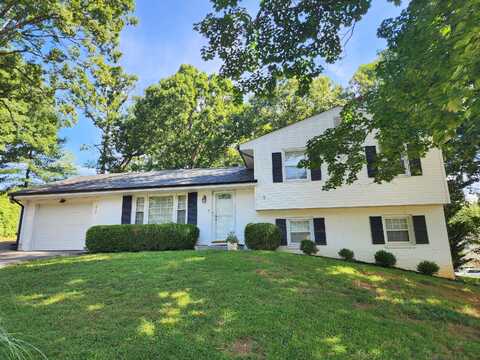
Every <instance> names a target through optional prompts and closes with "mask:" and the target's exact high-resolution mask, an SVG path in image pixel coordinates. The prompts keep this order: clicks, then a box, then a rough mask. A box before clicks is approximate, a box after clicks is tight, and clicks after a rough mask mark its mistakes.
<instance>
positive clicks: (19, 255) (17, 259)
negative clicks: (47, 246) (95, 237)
mask: <svg viewBox="0 0 480 360" xmlns="http://www.w3.org/2000/svg"><path fill="white" fill-rule="evenodd" d="M11 244H13V243H8V242H2V243H0V268H2V267H5V266H7V265H11V264H18V263H21V262H24V261H29V260H36V259H46V258H51V257H55V256H72V255H80V254H82V253H83V251H14V250H11V248H10V245H11Z"/></svg>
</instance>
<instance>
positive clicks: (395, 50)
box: [308, 0, 480, 187]
mask: <svg viewBox="0 0 480 360" xmlns="http://www.w3.org/2000/svg"><path fill="white" fill-rule="evenodd" d="M479 11H480V2H478V1H474V0H469V1H466V2H461V3H460V2H457V1H436V0H431V1H427V2H425V1H416V0H415V1H411V2H410V4H409V6H408V8H407V9H406V10H404V11H403V12H402V14H401V15H400V16H399V17H398V18H395V19H389V20H386V21H384V22H383V23H382V26H381V27H380V30H379V35H380V36H382V37H383V38H385V39H386V40H387V44H388V48H387V50H386V51H385V52H384V53H383V56H382V58H381V59H380V61H379V63H378V64H377V65H376V66H375V75H376V77H377V81H376V83H375V84H374V86H372V87H371V88H370V89H369V90H368V91H367V92H366V93H365V94H363V96H362V97H361V98H356V99H355V100H352V101H351V102H350V104H349V106H347V107H346V108H345V109H344V113H343V117H344V121H343V122H342V125H341V126H339V127H338V128H335V129H332V130H331V131H328V132H326V133H325V134H324V135H322V136H319V137H317V138H315V139H313V140H312V141H311V142H310V144H309V148H308V152H309V155H310V156H311V157H317V158H318V159H319V160H320V161H324V162H326V163H328V166H329V168H330V169H331V174H333V176H332V177H331V178H330V180H329V181H328V184H327V187H334V186H338V185H340V184H342V183H344V182H347V183H349V182H351V181H354V180H355V179H356V174H357V173H358V171H359V170H360V169H361V164H362V163H363V162H364V161H365V159H364V157H363V156H362V155H361V154H362V152H363V149H362V146H361V144H362V143H363V140H364V139H365V137H366V135H367V134H368V133H370V132H373V131H375V134H376V135H375V136H376V138H377V140H378V142H379V144H380V147H379V149H380V151H379V153H378V156H377V159H378V161H377V165H378V171H377V175H376V181H377V182H381V181H389V180H391V179H392V178H393V177H394V176H395V175H396V174H397V173H398V172H399V171H400V169H399V166H400V165H399V164H400V162H399V161H398V160H399V158H400V156H402V155H404V154H407V155H408V156H409V157H419V156H423V155H424V154H425V153H426V152H427V151H428V149H430V148H433V147H438V148H440V149H442V150H444V151H445V152H446V153H448V152H449V149H450V147H451V146H452V144H453V143H454V142H458V141H460V142H462V143H463V144H466V145H468V151H469V152H470V154H469V155H467V156H466V158H468V159H472V158H473V156H475V153H476V152H477V151H478V143H479V141H478V134H479V127H480V122H479V121H478V119H479V117H480V102H479V101H478V99H479V94H480V83H479V82H478V77H479V75H480V71H479V69H480V46H478V44H479V43H480V32H479V31H478V29H479V28H478V21H477V20H478V17H476V16H475V14H478V13H479ZM365 114H369V116H366V115H365ZM453 139H454V140H453ZM327 147H328V149H327ZM475 147H477V149H475ZM478 160H479V158H478V156H476V160H475V163H476V167H477V168H478V164H479V162H478ZM460 167H461V168H463V170H467V169H466V166H463V165H460ZM468 171H471V172H472V173H473V171H472V170H471V169H470V170H468ZM470 180H473V181H475V180H474V179H470ZM470 180H469V181H470Z"/></svg>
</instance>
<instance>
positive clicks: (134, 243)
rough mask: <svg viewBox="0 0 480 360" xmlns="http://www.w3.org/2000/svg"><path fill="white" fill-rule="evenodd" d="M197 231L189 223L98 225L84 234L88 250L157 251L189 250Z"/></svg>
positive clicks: (196, 237)
mask: <svg viewBox="0 0 480 360" xmlns="http://www.w3.org/2000/svg"><path fill="white" fill-rule="evenodd" d="M198 236H199V230H198V228H197V227H196V226H195V225H190V224H161V225H157V224H148V225H98V226H92V227H91V228H90V229H88V231H87V236H86V247H87V249H88V251H90V252H93V253H97V252H117V251H150V250H152V251H161V250H186V249H193V248H194V247H195V244H196V243H197V240H198Z"/></svg>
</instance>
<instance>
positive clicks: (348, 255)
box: [338, 248, 354, 261]
mask: <svg viewBox="0 0 480 360" xmlns="http://www.w3.org/2000/svg"><path fill="white" fill-rule="evenodd" d="M338 256H340V257H341V258H342V259H343V260H346V261H352V260H353V258H354V253H353V251H352V250H350V249H345V248H343V249H342V250H340V251H339V252H338Z"/></svg>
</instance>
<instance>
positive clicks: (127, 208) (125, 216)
mask: <svg viewBox="0 0 480 360" xmlns="http://www.w3.org/2000/svg"><path fill="white" fill-rule="evenodd" d="M131 223H132V195H125V196H124V197H123V198H122V224H131Z"/></svg>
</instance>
